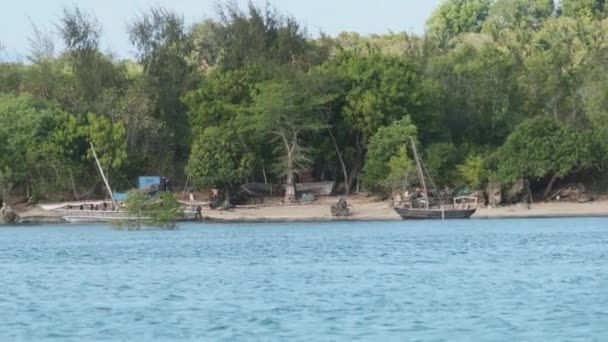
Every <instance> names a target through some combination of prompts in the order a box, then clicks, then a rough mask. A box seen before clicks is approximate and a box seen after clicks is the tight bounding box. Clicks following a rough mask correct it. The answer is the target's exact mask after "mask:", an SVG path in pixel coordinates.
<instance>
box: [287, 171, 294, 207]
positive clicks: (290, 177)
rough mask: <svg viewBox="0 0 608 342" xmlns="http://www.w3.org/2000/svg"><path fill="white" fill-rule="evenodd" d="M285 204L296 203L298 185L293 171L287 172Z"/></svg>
mask: <svg viewBox="0 0 608 342" xmlns="http://www.w3.org/2000/svg"><path fill="white" fill-rule="evenodd" d="M284 202H285V203H295V202H296V184H295V179H294V173H293V171H292V170H289V171H287V182H286V184H285V200H284Z"/></svg>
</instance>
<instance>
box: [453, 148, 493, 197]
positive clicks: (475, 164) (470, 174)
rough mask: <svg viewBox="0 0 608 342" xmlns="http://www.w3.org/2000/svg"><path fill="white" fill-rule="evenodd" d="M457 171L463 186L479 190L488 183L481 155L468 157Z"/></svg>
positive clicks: (484, 162) (486, 170)
mask: <svg viewBox="0 0 608 342" xmlns="http://www.w3.org/2000/svg"><path fill="white" fill-rule="evenodd" d="M457 169H458V173H459V175H460V177H461V178H462V179H463V180H464V182H465V184H466V185H468V186H470V187H471V188H473V189H478V188H480V187H481V186H483V185H484V184H485V183H486V182H487V181H488V166H487V163H486V159H485V158H484V157H483V156H482V155H479V154H471V155H469V156H468V157H467V159H465V161H464V163H463V164H461V165H458V166H457Z"/></svg>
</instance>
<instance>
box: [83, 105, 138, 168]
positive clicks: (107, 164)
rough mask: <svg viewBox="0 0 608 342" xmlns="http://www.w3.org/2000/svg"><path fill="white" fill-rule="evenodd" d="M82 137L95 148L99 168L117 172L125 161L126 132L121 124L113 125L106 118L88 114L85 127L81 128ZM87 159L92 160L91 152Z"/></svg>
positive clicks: (90, 151)
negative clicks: (99, 164)
mask: <svg viewBox="0 0 608 342" xmlns="http://www.w3.org/2000/svg"><path fill="white" fill-rule="evenodd" d="M82 132H83V136H84V137H86V139H88V140H89V141H90V142H92V143H93V145H94V146H95V151H96V152H97V156H98V157H99V160H100V163H101V166H102V167H103V168H104V170H106V171H110V170H119V169H120V168H121V166H122V165H123V163H124V162H125V161H126V160H127V151H126V131H125V127H124V125H123V124H121V123H113V122H111V121H110V120H109V119H108V118H107V117H104V116H101V115H96V114H94V113H89V114H88V116H87V125H86V126H83V127H82ZM89 157H90V158H91V160H92V158H93V152H92V150H89Z"/></svg>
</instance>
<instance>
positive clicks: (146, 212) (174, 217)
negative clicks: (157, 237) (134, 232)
mask: <svg viewBox="0 0 608 342" xmlns="http://www.w3.org/2000/svg"><path fill="white" fill-rule="evenodd" d="M125 211H126V212H127V213H129V214H131V215H132V216H134V217H136V220H128V221H126V222H121V225H126V226H127V227H129V228H132V229H141V228H142V226H143V224H149V225H152V226H155V227H158V228H163V229H175V227H176V222H177V221H178V220H179V219H181V218H183V216H184V211H183V209H182V208H181V206H180V204H179V202H178V201H177V199H175V196H174V195H173V194H172V193H168V192H163V193H158V194H157V195H156V196H150V195H148V193H146V192H145V191H143V190H138V189H135V190H131V191H129V192H128V193H127V199H126V200H125Z"/></svg>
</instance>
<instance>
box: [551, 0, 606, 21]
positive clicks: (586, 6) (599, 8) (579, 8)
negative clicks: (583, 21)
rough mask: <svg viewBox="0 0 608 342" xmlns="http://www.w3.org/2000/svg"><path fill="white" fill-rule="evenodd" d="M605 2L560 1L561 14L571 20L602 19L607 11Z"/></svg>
mask: <svg viewBox="0 0 608 342" xmlns="http://www.w3.org/2000/svg"><path fill="white" fill-rule="evenodd" d="M606 4H607V3H606V0H561V1H560V10H561V14H562V15H563V16H566V17H572V18H581V17H583V18H589V19H593V18H598V19H601V18H604V17H605V16H606V12H607V10H608V6H607V5H606Z"/></svg>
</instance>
